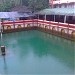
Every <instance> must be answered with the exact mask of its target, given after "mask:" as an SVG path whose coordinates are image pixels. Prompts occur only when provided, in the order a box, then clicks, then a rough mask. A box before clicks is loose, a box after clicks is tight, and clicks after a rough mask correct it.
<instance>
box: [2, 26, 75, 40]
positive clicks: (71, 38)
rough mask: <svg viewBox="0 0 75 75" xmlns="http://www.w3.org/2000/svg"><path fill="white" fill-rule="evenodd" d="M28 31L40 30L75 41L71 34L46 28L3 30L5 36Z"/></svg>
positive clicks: (33, 27)
mask: <svg viewBox="0 0 75 75" xmlns="http://www.w3.org/2000/svg"><path fill="white" fill-rule="evenodd" d="M28 30H38V31H42V32H45V33H48V34H52V35H56V36H59V37H62V38H65V39H68V40H72V41H75V37H73V36H72V35H71V34H67V33H61V32H58V31H55V30H50V29H45V28H41V27H37V26H32V27H25V28H16V29H9V30H3V33H4V34H5V33H11V32H20V31H28Z"/></svg>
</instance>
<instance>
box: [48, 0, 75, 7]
mask: <svg viewBox="0 0 75 75" xmlns="http://www.w3.org/2000/svg"><path fill="white" fill-rule="evenodd" d="M49 5H50V7H52V8H75V0H49Z"/></svg>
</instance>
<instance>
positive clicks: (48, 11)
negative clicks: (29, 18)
mask: <svg viewBox="0 0 75 75" xmlns="http://www.w3.org/2000/svg"><path fill="white" fill-rule="evenodd" d="M36 14H40V15H45V14H46V15H70V16H73V15H74V16H75V9H74V8H53V9H50V8H48V9H44V10H41V11H39V12H37V13H36Z"/></svg>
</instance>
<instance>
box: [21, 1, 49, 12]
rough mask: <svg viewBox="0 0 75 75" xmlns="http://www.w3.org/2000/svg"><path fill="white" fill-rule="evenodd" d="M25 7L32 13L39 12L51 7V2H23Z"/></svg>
mask: <svg viewBox="0 0 75 75" xmlns="http://www.w3.org/2000/svg"><path fill="white" fill-rule="evenodd" d="M22 1H25V3H24V2H23V4H24V5H26V3H27V5H28V7H29V8H31V9H32V12H35V11H39V10H42V9H45V8H48V7H49V0H22Z"/></svg>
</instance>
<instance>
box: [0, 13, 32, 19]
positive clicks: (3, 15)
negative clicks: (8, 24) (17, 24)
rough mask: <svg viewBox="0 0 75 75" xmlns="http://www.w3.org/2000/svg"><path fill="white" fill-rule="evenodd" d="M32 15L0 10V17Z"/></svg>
mask: <svg viewBox="0 0 75 75" xmlns="http://www.w3.org/2000/svg"><path fill="white" fill-rule="evenodd" d="M30 16H33V15H31V14H27V13H18V12H0V18H18V17H30Z"/></svg>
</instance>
